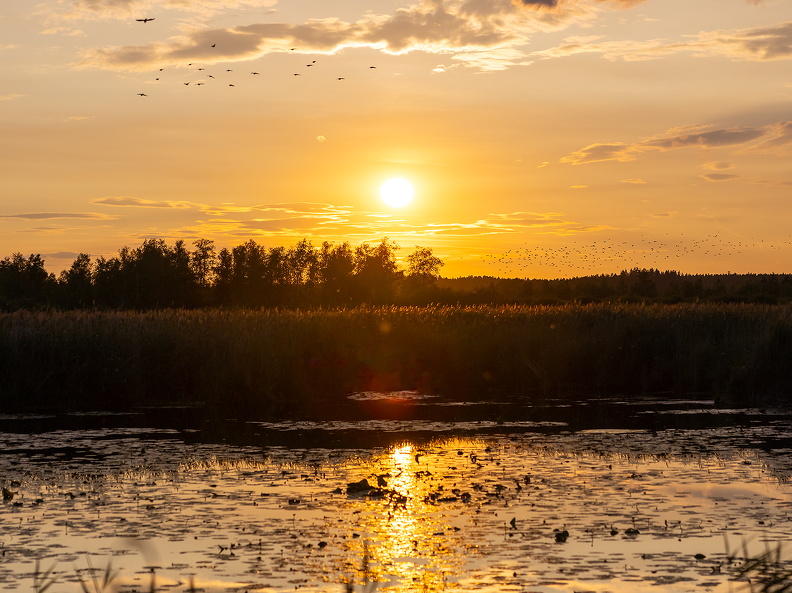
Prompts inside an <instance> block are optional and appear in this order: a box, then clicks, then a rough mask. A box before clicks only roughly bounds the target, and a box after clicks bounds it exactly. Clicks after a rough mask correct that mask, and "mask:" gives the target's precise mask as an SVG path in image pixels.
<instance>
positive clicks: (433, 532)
mask: <svg viewBox="0 0 792 593" xmlns="http://www.w3.org/2000/svg"><path fill="white" fill-rule="evenodd" d="M431 447H432V454H431V455H427V454H426V451H424V450H422V449H420V448H418V447H416V446H415V445H413V444H412V443H409V442H407V443H402V444H400V445H397V446H394V447H392V448H391V449H390V450H389V451H388V452H387V453H385V454H384V455H382V456H380V457H377V458H374V459H372V460H371V462H370V464H368V466H367V467H366V470H368V471H369V472H370V474H369V475H370V476H371V482H372V485H373V483H377V484H378V488H377V489H375V490H374V492H373V494H374V496H367V497H362V498H360V499H359V500H356V502H357V503H358V504H359V505H360V506H361V507H363V508H356V509H355V510H354V511H353V512H354V513H355V516H357V517H359V522H360V523H359V525H358V528H359V529H360V530H361V531H362V532H363V534H364V537H363V538H361V539H362V540H363V541H362V542H361V541H358V540H353V541H352V542H351V543H350V546H349V549H350V551H351V552H352V553H353V554H356V555H357V556H358V557H359V558H363V557H366V558H367V559H368V560H367V562H365V563H364V564H365V565H366V569H365V571H364V570H362V569H361V570H360V571H358V572H359V574H358V579H356V580H357V582H360V583H365V582H371V581H377V582H379V583H388V590H389V591H403V592H406V591H442V590H445V589H446V586H447V581H448V577H449V575H452V574H455V573H456V572H457V571H458V569H459V566H460V563H461V562H462V561H463V560H464V548H465V546H464V544H463V542H462V541H461V539H460V537H459V536H458V532H459V531H460V527H459V526H456V525H452V523H451V520H452V517H459V515H460V513H459V509H460V507H462V506H466V505H467V502H466V498H465V497H464V496H462V492H461V491H460V490H459V489H457V488H456V487H455V486H456V484H454V485H453V486H454V488H449V486H451V485H450V484H448V483H447V480H445V479H444V474H446V473H447V472H448V469H449V466H448V464H449V462H452V461H453V463H454V464H455V466H454V469H455V470H456V469H457V467H456V466H458V465H459V464H471V456H473V450H474V448H475V447H476V443H474V441H472V440H460V439H453V440H451V441H448V442H442V443H441V442H434V443H432V445H431ZM460 452H461V453H460ZM458 454H459V455H458ZM452 455H453V457H452ZM473 458H474V457H473ZM459 469H462V468H459ZM375 480H376V482H375ZM462 514H463V515H466V514H467V513H462ZM363 572H365V573H366V574H362V573H363Z"/></svg>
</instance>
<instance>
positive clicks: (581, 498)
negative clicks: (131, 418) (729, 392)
mask: <svg viewBox="0 0 792 593" xmlns="http://www.w3.org/2000/svg"><path fill="white" fill-rule="evenodd" d="M349 424H350V425H354V423H353V422H350V423H349ZM362 424H366V423H362ZM250 426H253V427H256V428H259V429H260V428H261V427H260V425H259V424H256V423H250ZM268 430H269V429H268ZM315 430H321V429H319V428H316V429H315ZM325 430H326V431H328V432H333V429H332V427H326V428H325ZM288 432H289V431H275V430H272V431H271V433H272V434H288ZM340 434H341V436H342V438H343V434H345V432H343V431H342V432H341V433H340ZM425 434H426V433H425V432H424V431H420V430H419V431H418V432H413V433H409V432H404V433H402V434H398V435H397V434H393V435H392V441H391V444H389V445H386V446H381V447H373V448H356V447H350V446H344V445H337V446H335V447H332V448H330V447H317V446H310V445H309V444H308V443H306V444H305V446H303V447H285V446H280V445H277V444H273V441H272V440H270V441H268V442H269V444H268V445H266V446H262V445H256V444H255V441H256V439H260V438H262V437H261V435H257V433H252V434H251V435H250V442H249V443H248V444H246V445H237V446H235V445H229V444H217V443H211V442H209V443H204V442H201V441H200V440H196V438H195V437H196V435H195V433H194V432H190V431H175V430H153V429H145V428H141V429H129V428H126V429H124V428H118V429H114V428H105V429H96V430H79V431H74V430H58V431H51V432H44V433H41V434H30V435H21V434H14V433H9V432H6V433H0V475H1V476H2V479H1V480H0V485H1V486H2V487H5V488H7V489H9V490H10V491H13V492H15V495H14V498H13V500H7V501H5V502H3V503H2V506H1V507H0V511H1V512H2V513H3V520H2V522H0V541H2V542H3V547H2V552H3V555H2V557H0V588H2V589H4V590H9V591H13V590H18V591H24V590H29V587H30V585H31V584H32V585H33V586H34V591H37V592H38V593H54V592H55V591H57V593H86V591H87V592H88V593H96V592H101V593H105V592H106V593H110V592H111V591H112V592H113V593H116V592H117V593H132V591H138V592H143V591H145V592H148V591H154V590H156V591H199V590H202V591H204V592H205V593H220V592H227V591H240V592H241V591H261V592H267V593H280V592H283V593H285V592H286V591H294V590H307V591H312V592H322V593H324V592H327V593H330V592H332V593H342V592H343V591H344V590H347V591H349V590H352V591H355V592H358V593H359V592H361V591H368V592H370V591H374V590H377V591H386V592H392V593H408V592H409V593H411V592H422V591H431V592H434V591H454V592H460V593H462V592H472V591H485V592H488V593H490V592H491V593H494V592H496V591H498V592H500V591H509V590H514V591H528V590H530V591H542V592H543V593H553V592H557V593H562V592H563V593H568V592H569V591H571V590H574V591H597V592H604V591H612V592H616V593H638V592H641V593H642V592H644V591H647V592H648V591H654V592H657V591H661V592H664V593H678V592H680V591H688V590H690V591H712V592H718V593H721V592H722V593H726V592H727V591H730V590H731V588H733V586H734V585H735V583H736V584H737V585H739V586H743V585H746V586H747V585H748V580H747V579H749V578H750V579H751V583H753V586H754V587H759V586H760V582H765V581H766V582H767V583H769V584H768V587H770V586H773V587H777V586H780V584H781V583H783V582H785V581H784V579H786V578H787V577H788V572H785V571H787V568H788V565H786V564H784V563H783V562H781V558H780V554H779V555H777V556H764V557H763V558H762V559H761V562H760V561H759V560H760V559H759V556H758V555H756V554H749V553H748V549H747V547H744V549H743V550H740V551H738V552H735V551H730V550H729V549H728V547H725V546H724V539H723V538H724V535H726V536H728V537H730V538H731V540H732V541H735V540H736V539H739V538H754V539H756V540H758V541H760V542H765V541H767V542H774V543H778V544H780V545H788V544H789V542H790V540H792V533H790V531H789V527H788V526H789V522H790V518H792V486H791V485H789V484H787V483H786V482H785V481H783V480H779V479H777V477H776V474H775V473H774V472H773V469H772V467H773V464H774V460H773V458H772V455H770V454H768V453H765V452H762V451H761V450H760V449H757V448H750V447H758V446H760V445H761V444H762V443H764V442H765V441H766V440H767V439H771V438H773V437H774V435H783V434H787V435H788V434H789V423H786V424H784V423H781V422H773V423H772V426H753V427H750V426H749V427H741V428H740V429H738V430H734V429H726V428H724V429H719V428H714V429H709V430H707V431H699V430H676V429H674V430H665V431H663V430H661V431H654V432H652V431H646V430H618V431H596V430H595V431H586V432H579V433H573V432H569V431H562V432H560V433H556V434H548V433H543V432H541V431H536V432H530V431H528V432H512V430H511V429H510V428H508V427H507V428H505V429H504V430H503V431H502V432H501V433H500V434H495V433H489V434H457V433H454V431H447V432H446V433H442V432H436V433H433V434H431V435H429V436H428V437H427V436H422V435H425ZM64 451H69V452H70V453H69V455H63V452H64ZM14 502H19V503H21V505H20V506H14ZM83 557H85V558H87V560H85V561H83V560H81V559H82V558H83ZM751 558H753V559H754V561H753V563H752V561H751V560H750V559H751ZM36 559H40V561H41V562H42V563H44V564H45V565H47V566H50V568H49V569H48V570H46V571H42V570H41V569H40V567H39V564H38V562H37V561H36ZM83 564H84V565H85V566H82V565H83ZM102 564H105V565H106V568H105V569H104V570H101V569H95V568H94V566H95V565H97V566H101V565H102ZM776 567H777V568H776ZM761 575H764V576H761ZM761 579H765V581H761ZM53 583H54V584H53ZM762 586H764V585H762ZM45 588H48V589H49V590H48V591H45ZM755 590H757V591H759V590H761V591H768V592H769V591H784V590H785V589H779V588H776V589H772V588H765V589H755Z"/></svg>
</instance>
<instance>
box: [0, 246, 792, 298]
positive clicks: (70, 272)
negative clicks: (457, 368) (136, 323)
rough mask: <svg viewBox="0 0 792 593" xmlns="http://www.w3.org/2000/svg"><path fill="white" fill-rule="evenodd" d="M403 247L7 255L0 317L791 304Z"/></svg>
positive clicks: (693, 283) (706, 278)
mask: <svg viewBox="0 0 792 593" xmlns="http://www.w3.org/2000/svg"><path fill="white" fill-rule="evenodd" d="M398 250H399V246H398V245H397V244H396V243H394V242H393V241H391V240H389V239H388V238H387V237H386V238H383V239H382V240H381V241H380V242H378V243H375V244H370V243H361V244H360V245H358V246H357V247H353V246H352V245H351V244H350V243H349V242H343V243H331V242H328V241H325V242H323V243H322V244H321V246H320V247H315V246H314V245H312V243H311V242H310V241H308V240H307V239H303V240H301V241H299V242H298V243H297V244H295V245H293V246H291V247H282V246H279V247H270V248H267V247H265V246H263V245H260V244H258V243H256V241H254V240H252V239H251V240H249V241H247V242H245V243H243V244H241V245H238V246H236V247H233V248H231V249H228V248H222V249H219V250H218V249H216V247H215V245H214V243H213V242H212V241H210V240H207V239H198V240H196V241H193V242H192V244H190V245H188V244H187V243H185V242H184V241H176V242H175V243H174V244H172V245H169V244H167V243H166V242H165V241H164V240H162V239H146V240H145V241H143V243H142V244H141V245H140V246H138V247H135V248H129V247H123V248H121V249H120V250H119V251H118V255H116V256H114V257H109V258H105V257H103V256H99V257H96V258H91V256H90V255H88V254H86V253H81V254H79V255H78V256H77V257H76V259H75V260H74V262H73V263H72V264H71V266H70V267H69V268H67V269H65V270H64V271H63V272H61V273H60V274H59V275H58V276H56V275H55V274H52V273H48V272H47V270H46V269H45V265H44V264H45V262H44V259H43V258H42V256H41V255H40V254H31V255H30V256H28V257H25V256H23V255H22V254H21V253H15V254H13V255H11V256H9V257H5V258H3V259H1V260H0V310H2V311H11V310H16V309H139V310H148V309H162V308H198V307H231V308H260V307H268V308H269V307H298V308H311V307H320V306H321V307H353V306H357V305H362V304H369V305H390V304H398V305H425V304H429V303H437V304H443V305H476V304H528V305H553V304H564V303H572V302H574V303H592V302H613V301H617V302H645V303H655V302H659V303H675V302H694V301H708V302H753V303H786V302H792V275H790V274H698V275H689V274H682V273H680V272H675V271H660V270H655V269H651V268H650V269H643V268H637V267H636V268H633V269H630V270H623V271H621V272H620V273H618V274H602V275H593V276H583V277H578V278H565V279H555V280H543V279H520V278H495V277H490V276H468V277H463V278H441V277H440V270H441V268H442V267H443V264H444V262H443V261H442V260H441V259H440V258H439V257H437V256H435V255H434V253H433V251H432V249H431V248H428V247H420V246H416V247H415V250H414V251H413V252H412V253H410V254H409V255H407V257H406V258H405V260H404V262H405V264H406V266H405V267H403V268H402V267H400V266H399V263H398V261H397V258H396V252H397V251H398Z"/></svg>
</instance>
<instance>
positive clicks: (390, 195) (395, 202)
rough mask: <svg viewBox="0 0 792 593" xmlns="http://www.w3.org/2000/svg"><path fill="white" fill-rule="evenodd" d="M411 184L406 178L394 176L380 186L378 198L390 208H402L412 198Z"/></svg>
mask: <svg viewBox="0 0 792 593" xmlns="http://www.w3.org/2000/svg"><path fill="white" fill-rule="evenodd" d="M413 193H414V191H413V186H412V184H411V183H410V182H409V181H407V180H406V179H402V178H401V177H394V178H393V179H388V180H387V181H386V182H385V183H383V184H382V186H381V187H380V198H382V201H383V202H385V203H386V204H387V205H388V206H390V207H391V208H403V207H404V206H406V205H407V204H409V203H410V202H412V199H413Z"/></svg>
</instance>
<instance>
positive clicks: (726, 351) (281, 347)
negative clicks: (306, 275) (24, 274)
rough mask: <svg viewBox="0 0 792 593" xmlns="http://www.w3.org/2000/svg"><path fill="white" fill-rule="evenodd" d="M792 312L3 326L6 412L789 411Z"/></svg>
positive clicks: (101, 319) (666, 309) (296, 315)
mask: <svg viewBox="0 0 792 593" xmlns="http://www.w3.org/2000/svg"><path fill="white" fill-rule="evenodd" d="M790 359H792V306H778V305H775V306H771V305H735V304H677V305H651V306H646V305H635V304H621V305H613V304H607V305H606V304H589V305H566V306H553V307H528V306H495V307H493V306H476V307H442V306H439V307H374V308H371V307H368V308H366V307H363V308H354V309H311V310H304V311H300V310H274V309H268V310H261V311H252V310H233V311H228V310H216V309H204V310H156V311H146V312H135V311H106V312H100V311H94V312H81V311H67V312H27V311H17V312H14V313H7V314H2V315H0V378H1V379H2V381H0V404H2V406H3V409H5V410H13V409H17V410H18V409H28V410H45V409H97V408H98V409H128V408H129V407H130V406H135V405H138V406H139V405H156V404H163V403H169V404H181V405H183V404H187V403H200V404H202V405H207V406H215V407H218V408H222V409H224V410H234V412H235V413H237V414H253V413H258V414H260V413H268V414H271V415H272V414H275V415H277V414H279V413H282V414H283V415H290V414H295V413H296V414H309V413H317V412H320V411H322V410H328V409H333V407H334V406H336V405H338V404H339V403H340V402H343V401H344V398H345V397H346V395H348V394H349V393H352V392H358V391H367V390H380V391H382V390H400V389H410V390H418V391H420V392H423V393H427V394H440V395H454V396H455V397H461V398H472V399H480V398H482V397H490V398H496V399H497V398H513V397H516V398H525V397H530V398H539V397H565V396H577V395H581V394H584V395H587V396H590V397H596V396H601V395H609V394H611V395H612V394H622V395H627V396H629V395H631V394H632V395H635V394H646V393H657V392H674V393H678V394H689V393H704V394H708V395H711V396H713V397H716V398H718V401H720V402H721V403H723V404H728V405H751V404H755V403H768V402H769V403H776V404H782V405H783V404H788V403H789V400H788V397H789V393H791V392H792V372H790V368H789V366H788V364H787V361H789V360H790Z"/></svg>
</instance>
